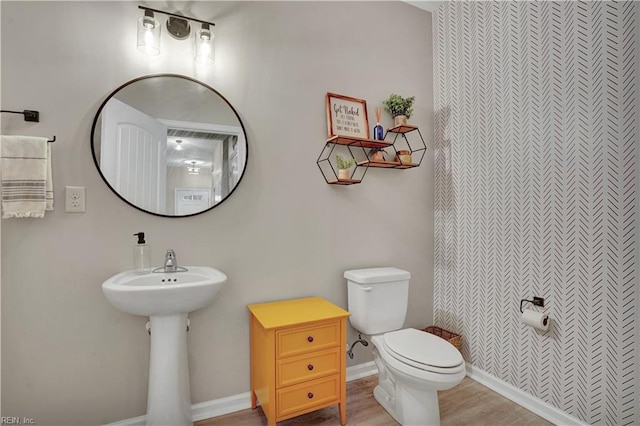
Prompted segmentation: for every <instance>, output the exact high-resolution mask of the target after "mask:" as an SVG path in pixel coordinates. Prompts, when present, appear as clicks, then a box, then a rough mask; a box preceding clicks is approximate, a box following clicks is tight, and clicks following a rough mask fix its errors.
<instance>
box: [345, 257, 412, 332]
mask: <svg viewBox="0 0 640 426" xmlns="http://www.w3.org/2000/svg"><path fill="white" fill-rule="evenodd" d="M344 277H345V278H346V279H347V294H348V304H349V312H350V313H351V316H350V317H349V320H350V321H351V325H352V326H353V328H355V329H356V330H358V331H359V332H361V333H364V334H368V335H373V334H381V333H386V332H388V331H393V330H398V329H400V328H402V326H403V325H404V320H405V318H406V316H407V302H408V300H409V279H410V278H411V274H410V273H409V272H408V271H404V270H402V269H398V268H369V269H354V270H351V271H346V272H345V273H344Z"/></svg>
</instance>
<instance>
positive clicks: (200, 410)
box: [109, 361, 378, 426]
mask: <svg viewBox="0 0 640 426" xmlns="http://www.w3.org/2000/svg"><path fill="white" fill-rule="evenodd" d="M377 373H378V369H377V368H376V364H375V362H373V361H371V362H365V363H364V364H358V365H354V366H353V367H347V382H351V381H353V380H358V379H361V378H363V377H368V376H372V375H374V374H377ZM248 408H251V392H243V393H239V394H237V395H231V396H227V397H225V398H219V399H213V400H211V401H205V402H200V403H198V404H193V405H192V406H191V412H192V416H193V421H194V422H197V421H200V420H204V419H210V418H211V417H218V416H223V415H225V414H230V413H235V412H236V411H241V410H246V409H248ZM145 420H146V416H139V417H134V418H132V419H125V420H120V421H118V422H115V423H109V426H144V424H145Z"/></svg>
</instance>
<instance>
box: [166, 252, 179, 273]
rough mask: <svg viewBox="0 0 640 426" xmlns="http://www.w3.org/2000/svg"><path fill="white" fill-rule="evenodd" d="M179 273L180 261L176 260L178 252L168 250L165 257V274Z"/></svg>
mask: <svg viewBox="0 0 640 426" xmlns="http://www.w3.org/2000/svg"><path fill="white" fill-rule="evenodd" d="M177 271H178V259H176V252H175V251H173V249H169V250H167V253H166V254H165V255H164V272H177Z"/></svg>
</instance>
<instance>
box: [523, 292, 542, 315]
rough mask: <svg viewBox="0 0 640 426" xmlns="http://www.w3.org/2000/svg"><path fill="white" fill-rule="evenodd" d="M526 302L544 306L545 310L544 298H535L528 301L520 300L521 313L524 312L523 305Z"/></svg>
mask: <svg viewBox="0 0 640 426" xmlns="http://www.w3.org/2000/svg"><path fill="white" fill-rule="evenodd" d="M524 302H529V303H532V304H534V305H536V306H542V307H543V308H544V298H542V297H536V296H533V300H527V299H522V300H520V312H524V311H523V310H522V304H523V303H524Z"/></svg>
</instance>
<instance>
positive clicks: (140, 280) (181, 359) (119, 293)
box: [102, 266, 227, 426]
mask: <svg viewBox="0 0 640 426" xmlns="http://www.w3.org/2000/svg"><path fill="white" fill-rule="evenodd" d="M186 268H187V271H186V272H160V273H149V274H145V275H138V274H136V273H135V271H126V272H122V273H120V274H117V275H114V276H113V277H111V278H109V279H108V280H106V281H105V282H104V283H103V284H102V291H103V292H104V294H105V296H107V299H108V300H109V302H111V303H112V304H113V306H115V307H116V308H118V309H120V310H121V311H124V312H127V313H129V314H134V315H141V316H148V317H149V318H150V322H151V350H150V359H149V391H148V396H147V424H148V425H175V426H178V425H192V424H193V422H192V416H191V391H190V387H189V364H188V358H187V314H188V313H189V312H192V311H195V310H198V309H200V308H203V307H205V306H206V305H208V304H209V303H210V302H211V301H212V300H213V298H214V297H215V295H216V294H217V293H218V291H219V290H220V287H222V284H223V283H224V282H225V281H226V280H227V276H226V275H225V274H224V273H222V272H220V271H218V270H217V269H213V268H208V267H203V266H188V267H186Z"/></svg>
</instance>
